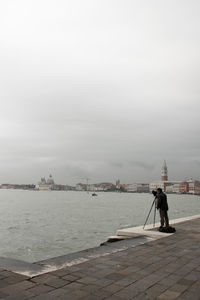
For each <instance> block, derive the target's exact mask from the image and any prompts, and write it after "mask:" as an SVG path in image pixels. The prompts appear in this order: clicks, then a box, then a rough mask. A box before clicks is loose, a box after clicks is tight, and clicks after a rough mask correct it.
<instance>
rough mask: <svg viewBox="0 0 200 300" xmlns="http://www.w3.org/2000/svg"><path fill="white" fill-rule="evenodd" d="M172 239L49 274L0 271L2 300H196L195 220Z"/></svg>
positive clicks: (199, 267) (198, 230) (199, 269)
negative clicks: (33, 275) (22, 273)
mask: <svg viewBox="0 0 200 300" xmlns="http://www.w3.org/2000/svg"><path fill="white" fill-rule="evenodd" d="M176 229H177V232H176V233H175V234H174V235H171V236H167V234H166V237H165V238H162V239H159V240H155V241H151V242H148V243H145V244H142V245H138V246H136V247H130V248H128V249H126V250H123V251H118V252H116V253H112V254H109V255H106V256H101V257H98V258H94V259H91V260H88V261H86V262H83V263H80V264H77V265H75V266H71V267H66V268H63V269H60V270H57V271H53V272H51V273H47V274H43V275H39V276H35V277H32V278H30V277H26V276H23V275H19V274H16V273H12V272H9V271H7V270H3V269H1V270H0V299H1V300H2V299H4V300H11V299H12V300H18V299H19V300H23V299H33V300H51V299H60V300H78V299H80V300H101V299H107V300H129V299H138V300H139V299H140V300H147V299H160V300H165V299H166V300H170V299H181V300H184V299H185V300H186V299H190V300H195V299H200V218H199V219H195V220H191V221H187V222H184V223H180V224H178V225H176Z"/></svg>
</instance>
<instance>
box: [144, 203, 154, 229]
mask: <svg viewBox="0 0 200 300" xmlns="http://www.w3.org/2000/svg"><path fill="white" fill-rule="evenodd" d="M154 203H155V199H154V201H153V203H152V205H151V208H150V211H149V213H148V216H147V218H146V221H145V223H144V226H143V229H144V227H145V225H146V223H147V221H148V218H149V216H150V213H151V211H152V208H153V206H154Z"/></svg>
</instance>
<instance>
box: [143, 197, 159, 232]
mask: <svg viewBox="0 0 200 300" xmlns="http://www.w3.org/2000/svg"><path fill="white" fill-rule="evenodd" d="M153 206H154V216H153V227H155V221H156V197H155V198H154V200H153V203H152V205H151V208H150V211H149V213H148V216H147V218H146V221H145V223H144V226H143V229H144V227H145V226H146V223H147V221H148V219H149V216H150V213H151V211H152V208H153Z"/></svg>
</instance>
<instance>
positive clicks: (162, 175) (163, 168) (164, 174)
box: [161, 160, 168, 181]
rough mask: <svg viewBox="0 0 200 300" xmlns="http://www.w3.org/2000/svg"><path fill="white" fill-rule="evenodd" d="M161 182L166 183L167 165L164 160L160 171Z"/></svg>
mask: <svg viewBox="0 0 200 300" xmlns="http://www.w3.org/2000/svg"><path fill="white" fill-rule="evenodd" d="M161 180H162V181H168V171H167V164H166V160H164V163H163V166H162V170H161Z"/></svg>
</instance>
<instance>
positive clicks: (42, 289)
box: [28, 284, 54, 295]
mask: <svg viewBox="0 0 200 300" xmlns="http://www.w3.org/2000/svg"><path fill="white" fill-rule="evenodd" d="M53 289H54V288H53V287H51V286H48V285H44V284H37V285H36V286H34V287H32V288H30V289H28V291H29V292H31V293H32V294H34V295H40V294H44V293H47V292H50V291H52V290H53Z"/></svg>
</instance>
